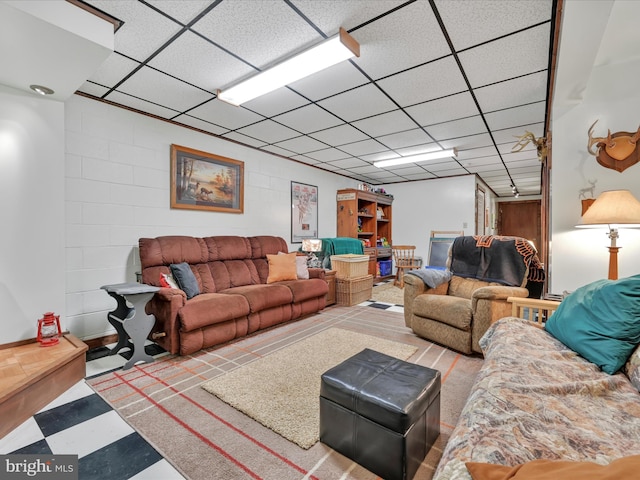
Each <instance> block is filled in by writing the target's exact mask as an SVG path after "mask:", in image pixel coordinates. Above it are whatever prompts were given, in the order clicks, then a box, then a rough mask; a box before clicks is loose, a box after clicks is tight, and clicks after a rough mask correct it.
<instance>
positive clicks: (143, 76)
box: [107, 67, 211, 112]
mask: <svg viewBox="0 0 640 480" xmlns="http://www.w3.org/2000/svg"><path fill="white" fill-rule="evenodd" d="M118 91H120V92H123V93H126V94H129V95H133V96H135V97H138V98H141V99H144V100H147V101H150V102H153V103H156V104H158V105H163V106H165V107H167V108H172V109H174V110H178V111H181V112H184V111H185V110H188V109H190V108H192V107H194V106H195V105H198V104H200V103H202V102H206V101H207V100H209V99H211V94H210V93H207V92H204V91H202V90H199V89H197V88H195V87H192V86H190V85H187V84H186V83H184V82H181V81H180V80H176V79H175V78H172V77H170V76H168V75H165V74H163V73H160V72H157V71H155V70H153V69H152V68H149V67H142V68H141V69H140V70H138V71H137V72H136V73H134V74H133V75H132V76H131V77H129V78H128V79H127V80H126V81H125V82H124V83H122V84H121V85H120V86H119V87H118ZM107 100H111V95H108V96H107Z"/></svg>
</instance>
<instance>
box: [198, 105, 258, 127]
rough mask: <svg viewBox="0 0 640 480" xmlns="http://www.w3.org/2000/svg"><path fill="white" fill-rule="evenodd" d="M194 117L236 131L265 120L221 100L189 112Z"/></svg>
mask: <svg viewBox="0 0 640 480" xmlns="http://www.w3.org/2000/svg"><path fill="white" fill-rule="evenodd" d="M189 115H191V116H192V117H197V118H201V119H202V120H205V121H207V122H212V123H215V124H216V125H220V126H221V127H224V128H228V129H229V130H235V129H237V128H242V127H244V126H246V125H249V124H251V123H255V122H259V121H260V120H263V117H262V116H260V115H258V114H256V113H253V112H250V111H249V110H246V109H244V108H242V107H234V106H233V105H230V104H228V103H225V102H222V101H220V100H212V101H210V102H207V103H205V104H204V105H200V106H198V107H196V108H194V109H193V110H190V111H189Z"/></svg>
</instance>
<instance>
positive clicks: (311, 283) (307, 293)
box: [282, 278, 329, 303]
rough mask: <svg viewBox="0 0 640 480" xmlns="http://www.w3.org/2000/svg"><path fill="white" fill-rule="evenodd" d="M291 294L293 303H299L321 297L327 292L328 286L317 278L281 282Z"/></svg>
mask: <svg viewBox="0 0 640 480" xmlns="http://www.w3.org/2000/svg"><path fill="white" fill-rule="evenodd" d="M282 285H286V286H287V287H288V288H289V289H290V290H291V293H292V294H293V302H294V303H300V302H304V301H305V300H309V299H311V298H316V297H321V296H322V295H326V294H327V293H328V292H329V286H328V284H327V282H326V281H324V280H321V279H319V278H310V279H309V280H292V281H288V282H282Z"/></svg>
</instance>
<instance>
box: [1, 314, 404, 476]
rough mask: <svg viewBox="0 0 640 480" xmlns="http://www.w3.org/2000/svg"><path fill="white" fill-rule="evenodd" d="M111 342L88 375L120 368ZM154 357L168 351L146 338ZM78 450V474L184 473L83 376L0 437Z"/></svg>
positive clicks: (16, 444)
mask: <svg viewBox="0 0 640 480" xmlns="http://www.w3.org/2000/svg"><path fill="white" fill-rule="evenodd" d="M360 305H361V306H370V307H373V308H379V309H383V310H388V311H393V312H403V311H404V309H403V307H402V306H401V305H394V304H391V303H384V302H373V301H366V302H363V303H361V304H360ZM114 345H115V344H112V345H107V346H106V347H100V348H96V349H93V350H90V351H89V352H87V373H86V378H91V377H95V376H98V375H103V374H105V373H107V372H110V371H113V370H119V369H121V368H122V366H123V365H124V364H125V363H126V361H127V360H128V359H129V358H131V352H130V351H129V349H127V348H125V349H123V350H122V351H121V352H119V353H118V354H116V355H110V352H111V351H110V348H112V347H113V346H114ZM145 350H146V352H147V353H148V354H149V355H152V356H153V357H154V358H158V357H161V356H163V355H167V353H166V352H165V351H164V350H163V349H162V348H160V347H159V346H158V345H156V344H154V343H151V342H148V343H147V345H146V346H145ZM6 454H41V455H42V454H44V455H46V454H52V455H62V454H73V455H78V478H79V479H80V480H128V479H132V480H158V479H162V480H174V479H175V480H180V479H183V478H184V477H183V476H182V475H181V474H180V473H179V472H178V471H177V470H176V469H175V468H174V467H173V466H172V465H171V464H170V463H169V462H167V461H166V460H165V459H164V458H162V455H161V454H160V453H158V452H157V451H156V450H155V449H154V448H153V447H152V446H151V445H150V444H149V443H147V441H146V440H145V439H144V438H142V437H141V436H140V435H139V434H138V433H137V432H136V431H135V430H134V429H133V428H131V426H129V424H128V423H127V422H126V421H125V420H123V419H122V418H121V417H120V415H118V413H117V412H116V411H115V410H113V409H112V408H111V406H109V404H108V403H107V402H105V401H104V400H103V399H102V398H101V397H100V396H99V395H98V394H96V393H95V392H94V391H93V390H92V389H91V387H89V385H87V384H86V383H85V382H84V380H83V381H80V382H78V383H77V384H75V385H74V386H73V387H71V388H70V389H69V390H67V391H66V392H65V393H63V394H62V395H60V396H59V397H58V398H56V399H55V400H54V401H53V402H51V403H50V404H49V405H47V406H46V407H44V408H43V409H42V410H40V411H39V412H38V413H36V414H35V415H34V416H33V417H31V418H30V419H28V420H27V421H26V422H24V423H23V424H22V425H20V426H19V427H17V428H16V429H15V430H13V431H12V432H10V433H9V434H7V435H6V436H5V437H3V438H0V455H6Z"/></svg>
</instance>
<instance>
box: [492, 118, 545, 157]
mask: <svg viewBox="0 0 640 480" xmlns="http://www.w3.org/2000/svg"><path fill="white" fill-rule="evenodd" d="M543 130H544V124H543V123H535V124H529V125H523V126H522V127H515V128H505V129H500V130H494V131H493V138H494V139H495V141H496V143H497V144H498V145H501V144H505V145H511V146H513V145H515V144H516V142H518V137H520V136H521V135H524V133H525V131H529V132H531V133H533V134H534V135H535V136H536V137H540V136H542V132H543ZM500 149H501V150H500V151H502V147H500ZM509 149H511V147H509Z"/></svg>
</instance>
